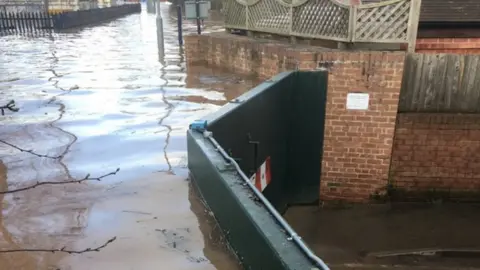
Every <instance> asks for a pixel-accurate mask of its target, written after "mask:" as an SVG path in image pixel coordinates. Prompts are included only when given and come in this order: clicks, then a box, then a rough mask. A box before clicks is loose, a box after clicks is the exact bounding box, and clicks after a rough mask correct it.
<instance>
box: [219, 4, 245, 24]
mask: <svg viewBox="0 0 480 270" xmlns="http://www.w3.org/2000/svg"><path fill="white" fill-rule="evenodd" d="M224 5H225V27H227V28H235V29H247V7H246V6H245V5H242V4H240V3H239V2H237V1H236V0H225V2H224Z"/></svg>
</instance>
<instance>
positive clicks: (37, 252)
mask: <svg viewBox="0 0 480 270" xmlns="http://www.w3.org/2000/svg"><path fill="white" fill-rule="evenodd" d="M162 14H163V15H164V16H163V17H164V27H165V57H164V59H162V61H159V57H158V53H157V46H156V34H155V16H154V15H148V14H145V12H143V13H142V14H134V15H130V16H128V17H124V18H121V19H118V20H115V21H111V22H107V23H105V24H102V25H99V26H95V27H89V28H85V29H81V30H76V31H72V32H70V33H62V34H55V35H44V36H36V37H29V36H4V37H0V97H1V99H0V101H2V100H3V101H2V102H0V103H1V104H0V105H3V103H4V102H5V103H6V102H7V101H8V100H11V99H13V100H15V101H16V104H17V107H19V108H20V111H19V112H11V111H8V110H7V111H6V112H5V116H0V117H1V118H0V125H1V128H0V140H1V141H0V190H6V189H7V187H8V189H9V190H14V189H20V188H23V187H29V186H32V185H35V184H36V183H43V182H47V181H48V182H53V183H58V182H65V181H67V182H71V183H62V184H49V185H40V186H38V187H35V188H30V189H26V190H24V191H19V192H13V193H8V194H0V202H1V204H0V208H1V210H2V211H0V269H1V270H4V269H5V270H7V269H8V270H10V269H15V270H22V269H24V270H32V269H39V270H44V269H55V270H56V269H61V270H68V269H81V270H85V269H117V270H123V269H142V270H149V269H176V270H181V269H192V270H194V269H199V270H200V269H202V270H203V269H205V270H207V269H228V270H235V269H240V267H239V266H238V263H237V260H236V258H234V257H233V255H232V254H231V253H230V252H229V251H228V250H227V248H226V247H225V244H224V242H223V240H222V237H221V235H220V234H219V233H218V231H219V230H218V227H217V226H216V224H215V222H214V221H213V220H212V218H211V214H210V213H209V212H208V210H206V209H205V207H204V205H203V204H202V201H201V200H199V199H198V196H196V194H195V190H194V189H193V188H192V187H191V183H190V182H189V181H188V179H187V169H186V165H187V164H186V163H187V158H186V140H185V133H186V130H187V128H188V125H189V124H190V123H191V122H192V121H194V120H196V119H198V118H201V117H202V116H203V115H205V114H208V113H210V112H213V111H215V110H216V109H218V108H219V106H220V105H222V104H224V103H226V102H227V101H228V100H229V99H232V98H235V97H236V96H238V95H240V94H241V93H243V92H244V91H246V90H248V89H250V88H251V87H253V86H254V85H255V84H256V82H255V81H254V80H250V79H248V78H239V77H235V76H232V75H229V74H223V73H221V72H218V71H215V70H208V69H202V68H197V69H190V70H186V68H185V64H184V54H183V52H182V51H181V50H180V49H179V48H178V46H177V36H176V28H175V27H176V22H175V20H174V19H173V18H172V16H171V15H169V6H168V5H164V6H162ZM185 25H186V26H185V29H184V30H185V32H187V33H188V32H192V31H195V29H196V27H195V25H194V24H192V23H190V22H186V23H185ZM212 29H213V30H218V29H220V28H219V27H215V25H214V24H213V23H210V22H207V28H206V30H212ZM220 30H221V29H220ZM117 168H119V169H120V170H119V171H118V172H117V173H116V174H111V175H107V176H105V177H103V176H104V175H106V174H109V173H114V172H116V171H117ZM82 178H87V179H86V181H82V182H81V183H76V182H78V180H79V179H82ZM96 178H97V179H96ZM98 178H99V179H98ZM109 240H110V241H109ZM105 244H106V245H105ZM62 248H64V251H73V253H67V252H54V253H52V252H50V250H52V249H62ZM97 248H98V249H97ZM23 249H33V250H32V251H27V252H25V251H21V252H19V251H18V250H23ZM89 249H92V250H93V252H90V250H89ZM7 250H9V251H11V252H5V251H7ZM97 250H98V251H97ZM77 251H78V253H80V254H75V252H77Z"/></svg>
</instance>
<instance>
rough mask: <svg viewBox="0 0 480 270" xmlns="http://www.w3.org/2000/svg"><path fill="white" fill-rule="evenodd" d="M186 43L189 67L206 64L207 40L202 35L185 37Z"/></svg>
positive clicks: (186, 56)
mask: <svg viewBox="0 0 480 270" xmlns="http://www.w3.org/2000/svg"><path fill="white" fill-rule="evenodd" d="M184 42H185V58H186V59H187V61H186V62H187V65H197V64H205V63H206V59H205V47H206V46H205V45H204V42H205V39H202V36H201V35H185V36H184Z"/></svg>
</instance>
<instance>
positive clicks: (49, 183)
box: [0, 168, 120, 194]
mask: <svg viewBox="0 0 480 270" xmlns="http://www.w3.org/2000/svg"><path fill="white" fill-rule="evenodd" d="M119 171H120V168H117V169H116V170H115V171H114V172H111V173H107V174H104V175H102V176H99V177H90V174H87V175H86V176H85V177H84V178H82V179H75V180H70V181H61V182H51V181H46V182H37V183H35V184H33V185H31V186H27V187H23V188H18V189H12V190H7V191H0V194H9V193H14V192H19V191H24V190H28V189H32V188H36V187H38V186H43V185H63V184H74V183H82V182H85V181H101V180H102V179H103V178H105V177H107V176H110V175H115V174H117V173H118V172H119Z"/></svg>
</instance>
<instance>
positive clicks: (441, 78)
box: [432, 54, 449, 110]
mask: <svg viewBox="0 0 480 270" xmlns="http://www.w3.org/2000/svg"><path fill="white" fill-rule="evenodd" d="M446 62H447V55H445V54H440V55H439V56H438V63H437V64H438V68H437V69H436V71H435V74H434V75H433V76H434V78H435V86H434V89H435V91H437V95H435V99H434V100H433V104H432V109H435V110H438V109H440V108H442V107H444V106H445V104H446V97H448V96H449V94H448V88H447V87H443V85H445V80H446V77H447V74H448V73H447V65H446Z"/></svg>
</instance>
